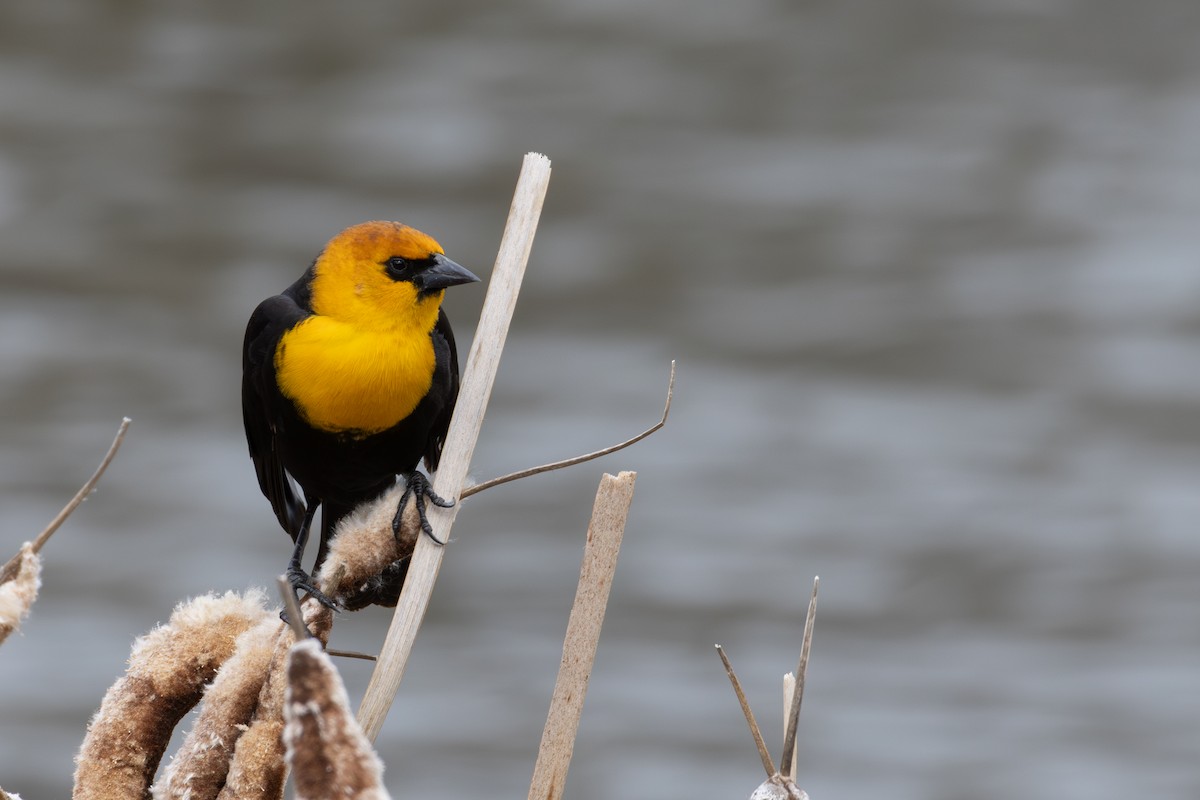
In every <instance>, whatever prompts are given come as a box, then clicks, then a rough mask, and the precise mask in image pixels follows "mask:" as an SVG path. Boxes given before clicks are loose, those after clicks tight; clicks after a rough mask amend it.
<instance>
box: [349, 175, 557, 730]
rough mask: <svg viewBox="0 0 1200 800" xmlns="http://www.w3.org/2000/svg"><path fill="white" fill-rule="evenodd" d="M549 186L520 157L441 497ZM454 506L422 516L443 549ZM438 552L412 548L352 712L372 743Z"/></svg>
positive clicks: (449, 442)
mask: <svg viewBox="0 0 1200 800" xmlns="http://www.w3.org/2000/svg"><path fill="white" fill-rule="evenodd" d="M549 181H550V159H548V158H546V157H545V156H543V155H540V154H538V153H529V154H527V155H526V156H525V160H524V162H523V164H522V166H521V174H520V176H519V177H518V179H517V188H516V191H515V192H514V194H513V201H512V206H511V207H510V209H509V212H508V222H507V224H506V225H505V229H504V236H503V238H502V239H501V241H500V251H499V253H498V254H497V256H496V264H495V266H494V267H493V269H492V276H491V280H490V281H489V283H488V290H487V296H486V297H485V298H484V301H483V311H482V313H481V314H480V317H479V325H478V326H477V327H476V329H475V337H474V339H473V340H472V342H471V352H470V355H469V356H468V357H467V366H466V369H465V370H464V371H463V380H462V388H461V390H460V392H459V396H458V403H457V405H456V407H455V411H454V418H453V419H452V420H451V422H450V430H449V432H448V433H447V435H446V444H445V446H444V447H443V449H442V460H441V465H440V467H439V468H438V471H437V472H436V473H435V474H434V477H433V490H434V491H435V492H437V493H438V494H439V495H441V496H442V497H447V498H452V499H457V498H458V497H459V496H460V494H461V492H462V488H463V482H464V481H465V480H466V477H467V469H468V468H469V467H470V464H471V455H472V453H474V451H475V442H476V440H477V439H478V438H479V429H480V426H481V425H482V424H483V415H484V412H485V411H486V409H487V403H488V399H489V398H490V397H491V394H492V384H493V383H494V382H495V378H496V369H497V368H498V366H499V363H500V353H501V351H503V349H504V341H505V339H506V338H507V336H508V326H509V323H510V322H511V320H512V315H513V310H514V309H515V308H516V303H517V295H518V293H519V292H520V288H521V279H522V278H523V277H524V274H525V265H526V263H527V262H528V260H529V251H530V249H531V248H532V246H533V236H534V233H535V231H536V230H537V223H538V217H539V216H540V214H541V210H542V201H543V200H544V198H545V196H546V187H547V185H548V184H549ZM460 505H461V503H455V504H454V505H453V506H452V507H450V508H438V507H436V506H431V507H430V508H429V509H428V510H429V522H430V524H431V525H432V526H433V536H434V538H436V539H439V540H441V541H443V542H445V541H448V540H449V538H450V528H451V526H452V525H453V523H454V518H455V516H456V515H457V513H458V509H459V506H460ZM444 552H445V550H444V548H442V547H439V546H437V545H436V544H434V543H433V541H431V538H430V537H428V536H421V537H419V538H418V540H417V544H416V549H415V551H414V552H413V556H412V562H411V564H410V565H409V569H408V576H407V578H406V579H405V581H404V588H403V590H402V592H401V594H400V600H399V602H398V603H397V604H396V612H395V615H394V616H393V617H392V623H391V626H390V627H389V628H388V633H387V638H386V639H384V642H383V647H382V649H381V650H380V653H379V660H378V662H376V664H375V671H374V672H373V673H372V674H371V680H370V682H369V683H368V684H367V690H366V693H365V694H364V695H363V699H362V704H361V705H360V706H359V710H358V719H359V722H360V723H361V724H362V727H363V732H364V733H365V734H366V736H367V738H368V739H370V740H372V741H374V739H375V737H376V735H378V733H379V729H380V728H381V727H383V720H384V718H385V717H386V716H387V712H388V709H389V708H391V705H392V700H393V699H394V698H395V697H396V691H397V690H398V689H399V687H400V680H401V678H403V676H404V667H405V665H406V664H407V662H408V656H409V653H411V652H412V645H413V641H414V640H415V639H416V635H417V630H418V629H419V628H420V627H421V621H422V620H423V619H424V618H425V610H426V609H427V608H428V606H429V596H430V594H432V592H433V584H434V581H435V580H436V579H437V573H438V570H439V569H440V568H441V564H442V555H443V554H444Z"/></svg>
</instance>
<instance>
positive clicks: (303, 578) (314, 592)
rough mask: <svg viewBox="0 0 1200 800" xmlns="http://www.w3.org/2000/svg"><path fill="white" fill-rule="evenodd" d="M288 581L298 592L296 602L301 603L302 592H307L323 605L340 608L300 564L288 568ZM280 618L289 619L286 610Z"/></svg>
mask: <svg viewBox="0 0 1200 800" xmlns="http://www.w3.org/2000/svg"><path fill="white" fill-rule="evenodd" d="M287 579H288V583H290V584H291V585H292V591H293V592H295V593H296V603H297V605H299V603H300V601H301V597H300V594H301V593H302V592H305V593H307V594H308V595H309V596H310V597H312V599H314V600H316V601H317V602H318V603H320V604H321V605H323V606H325V607H326V608H328V609H332V610H334V611H337V610H338V606H337V603H335V602H334V601H333V600H331V599H330V598H329V597H328V595H326V594H325V593H324V592H322V591H321V590H320V589H318V588H317V585H316V583H314V582H313V579H312V576H310V575H309V574H308V573H307V572H305V571H304V570H303V569H301V568H300V567H299V565H296V564H291V565H289V566H288V570H287ZM279 618H280V619H282V620H284V621H285V622H286V621H287V615H286V614H285V613H284V612H282V611H281V612H280V613H279Z"/></svg>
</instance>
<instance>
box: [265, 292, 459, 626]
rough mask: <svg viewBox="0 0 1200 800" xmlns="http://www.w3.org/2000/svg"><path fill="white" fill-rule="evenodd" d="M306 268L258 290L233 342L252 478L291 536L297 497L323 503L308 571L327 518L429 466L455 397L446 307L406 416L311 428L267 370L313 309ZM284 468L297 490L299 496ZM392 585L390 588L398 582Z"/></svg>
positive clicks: (323, 547) (301, 505) (325, 538)
mask: <svg viewBox="0 0 1200 800" xmlns="http://www.w3.org/2000/svg"><path fill="white" fill-rule="evenodd" d="M312 278H313V271H312V269H309V270H308V272H306V273H305V274H304V276H303V277H301V279H300V280H298V281H297V282H296V283H294V284H292V285H291V286H289V287H288V288H287V289H286V290H284V291H283V293H281V294H279V295H276V296H275V297H271V298H268V299H266V300H264V301H263V302H262V303H261V304H259V306H258V308H256V309H255V310H254V313H253V314H252V315H251V317H250V322H249V324H248V325H247V326H246V338H245V343H244V345H243V350H242V416H243V419H244V422H245V426H246V441H247V443H248V444H249V446H250V457H251V458H252V459H253V460H254V468H255V470H256V472H257V473H258V485H259V487H260V488H261V489H262V493H263V494H264V495H265V496H266V498H267V499H268V500H270V501H271V507H272V508H274V510H275V516H276V517H278V519H279V524H280V525H282V526H283V529H284V530H285V531H287V533H288V534H289V535H290V536H291V537H292V540H293V541H295V540H296V537H297V535H298V534H299V532H300V528H301V523H302V522H303V519H304V513H305V509H306V507H312V506H313V504H314V503H319V504H321V506H322V508H321V539H320V546H319V548H318V550H317V559H316V562H315V563H314V566H313V573H314V574H315V573H316V570H317V568H318V567H320V565H321V563H322V562H323V561H324V560H325V555H326V552H327V549H328V544H329V538H330V537H331V536H332V533H333V529H334V526H335V525H336V524H337V522H338V521H339V520H341V519H342V518H343V517H344V516H346V515H347V514H348V513H350V511H351V510H353V509H354V507H355V506H357V505H358V504H360V503H362V502H365V501H367V500H373V499H375V498H376V497H378V496H379V495H381V494H383V493H384V492H385V491H387V490H388V489H390V488H391V487H392V486H393V485H394V484H395V479H396V476H397V475H398V474H400V473H408V472H412V471H413V470H415V469H417V466H418V465H419V464H420V462H421V461H422V459H423V460H424V462H425V467H426V469H427V470H429V471H430V472H432V471H433V470H435V469H437V465H438V460H439V458H440V456H441V452H442V444H443V442H444V440H445V437H446V429H447V428H448V427H449V425H450V417H451V415H452V414H453V412H454V403H455V401H456V400H457V399H458V385H459V376H458V351H457V349H456V348H455V344H454V333H453V332H452V331H451V330H450V322H449V320H448V319H447V318H446V313H445V311H439V313H438V319H437V323H436V324H435V326H434V328H433V330H432V331H431V333H430V338H431V339H432V341H433V348H434V355H435V367H434V374H433V383H432V385H431V386H430V389H429V392H428V394H426V395H425V397H424V398H423V399H422V400H421V402H420V403H419V404H418V405H417V407H416V409H414V410H413V412H412V413H411V414H409V416H407V417H406V418H404V419H403V420H401V421H400V422H399V423H398V424H396V425H395V426H393V427H392V428H389V429H388V430H386V431H382V432H379V433H374V434H370V435H366V436H361V437H359V436H354V435H352V434H349V433H329V432H326V431H321V430H318V429H316V428H313V427H312V426H311V425H310V424H309V423H307V422H306V421H305V420H304V419H303V418H302V416H301V415H300V413H299V411H298V410H297V409H296V407H295V406H294V405H293V403H292V402H291V400H289V399H288V398H286V397H284V395H283V394H282V393H281V392H280V390H279V387H278V384H277V383H276V380H275V349H276V346H277V345H278V344H279V340H280V337H281V336H283V334H284V332H285V331H287V330H288V329H290V328H291V327H292V326H294V325H295V324H297V323H298V322H300V321H301V320H303V319H305V318H306V317H309V316H311V315H312V313H313V312H312V306H311V292H310V288H309V287H310V285H311V282H312ZM288 475H290V476H291V477H292V478H293V479H294V480H295V481H296V483H297V484H299V486H300V488H301V490H302V491H303V493H304V501H303V502H301V500H300V498H298V497H297V496H296V493H295V491H294V489H293V487H292V485H291V483H290V482H289V480H288ZM401 579H402V576H401ZM395 588H396V591H397V592H398V591H399V587H398V585H397V586H396V587H395ZM393 603H394V600H393Z"/></svg>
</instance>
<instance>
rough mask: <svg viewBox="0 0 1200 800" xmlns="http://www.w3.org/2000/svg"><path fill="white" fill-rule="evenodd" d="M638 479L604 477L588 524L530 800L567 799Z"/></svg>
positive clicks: (625, 475)
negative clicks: (565, 794)
mask: <svg viewBox="0 0 1200 800" xmlns="http://www.w3.org/2000/svg"><path fill="white" fill-rule="evenodd" d="M636 480H637V473H636V472H622V473H620V474H619V475H617V477H615V478H614V477H613V476H612V475H605V476H604V477H603V478H601V479H600V488H599V489H597V491H596V502H595V504H594V506H593V507H592V520H591V522H590V523H589V524H588V533H587V544H586V545H585V546H584V550H583V565H582V566H581V567H580V570H579V586H578V588H577V589H576V591H575V605H574V606H573V607H572V608H571V617H570V619H569V621H568V622H567V635H566V638H565V639H564V641H563V654H562V666H560V667H559V669H558V680H557V681H556V682H555V684H554V695H553V696H552V698H551V700H550V713H549V714H548V715H547V716H546V727H545V728H544V729H543V730H542V743H541V746H540V747H539V748H538V757H537V763H535V764H534V767H533V781H532V782H531V783H530V786H529V800H557V799H558V798H561V797H562V796H563V787H564V785H565V784H566V782H567V768H568V767H570V765H571V754H572V753H573V752H574V750H575V734H576V732H577V731H578V730H579V718H580V717H581V716H582V714H583V701H584V698H585V697H586V695H587V687H588V678H589V677H590V676H591V674H592V665H593V664H594V663H595V660H596V645H597V643H598V642H599V640H600V627H601V626H602V625H603V624H604V610H605V608H606V607H607V606H608V594H609V590H610V589H611V588H612V579H613V573H614V572H615V571H616V568H617V555H618V553H620V551H621V538H622V536H623V535H624V533H625V518H626V517H627V516H628V515H629V504H630V503H631V502H632V501H633V487H634V482H635V481H636Z"/></svg>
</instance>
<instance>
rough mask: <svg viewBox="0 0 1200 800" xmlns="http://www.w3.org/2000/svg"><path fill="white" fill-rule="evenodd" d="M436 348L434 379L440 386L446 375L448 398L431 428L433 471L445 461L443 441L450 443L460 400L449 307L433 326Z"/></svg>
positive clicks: (428, 448) (428, 446)
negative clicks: (450, 433)
mask: <svg viewBox="0 0 1200 800" xmlns="http://www.w3.org/2000/svg"><path fill="white" fill-rule="evenodd" d="M439 339H441V341H440V342H439V341H438V340H439ZM439 345H443V346H442V347H439ZM443 347H444V349H443ZM433 350H434V353H435V355H436V357H437V365H436V366H435V368H434V375H433V380H434V384H435V386H436V384H437V382H438V378H439V377H441V376H445V377H444V378H443V380H444V382H445V384H444V385H445V387H446V388H445V391H446V402H445V403H443V404H442V410H441V412H440V413H439V414H438V416H437V418H436V419H434V421H433V427H432V428H430V429H429V439H428V441H427V442H426V443H425V469H427V470H429V471H430V472H433V471H434V470H436V469H437V468H438V462H439V461H441V458H442V445H443V444H445V443H446V431H447V430H449V428H450V417H452V416H453V415H454V404H455V403H456V402H458V380H459V379H458V347H457V346H456V345H455V344H454V331H453V330H452V329H451V328H450V319H449V318H448V317H447V316H446V311H445V309H442V310H440V311H439V312H438V320H437V324H436V325H434V326H433ZM443 354H444V355H443ZM443 358H444V360H443Z"/></svg>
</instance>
